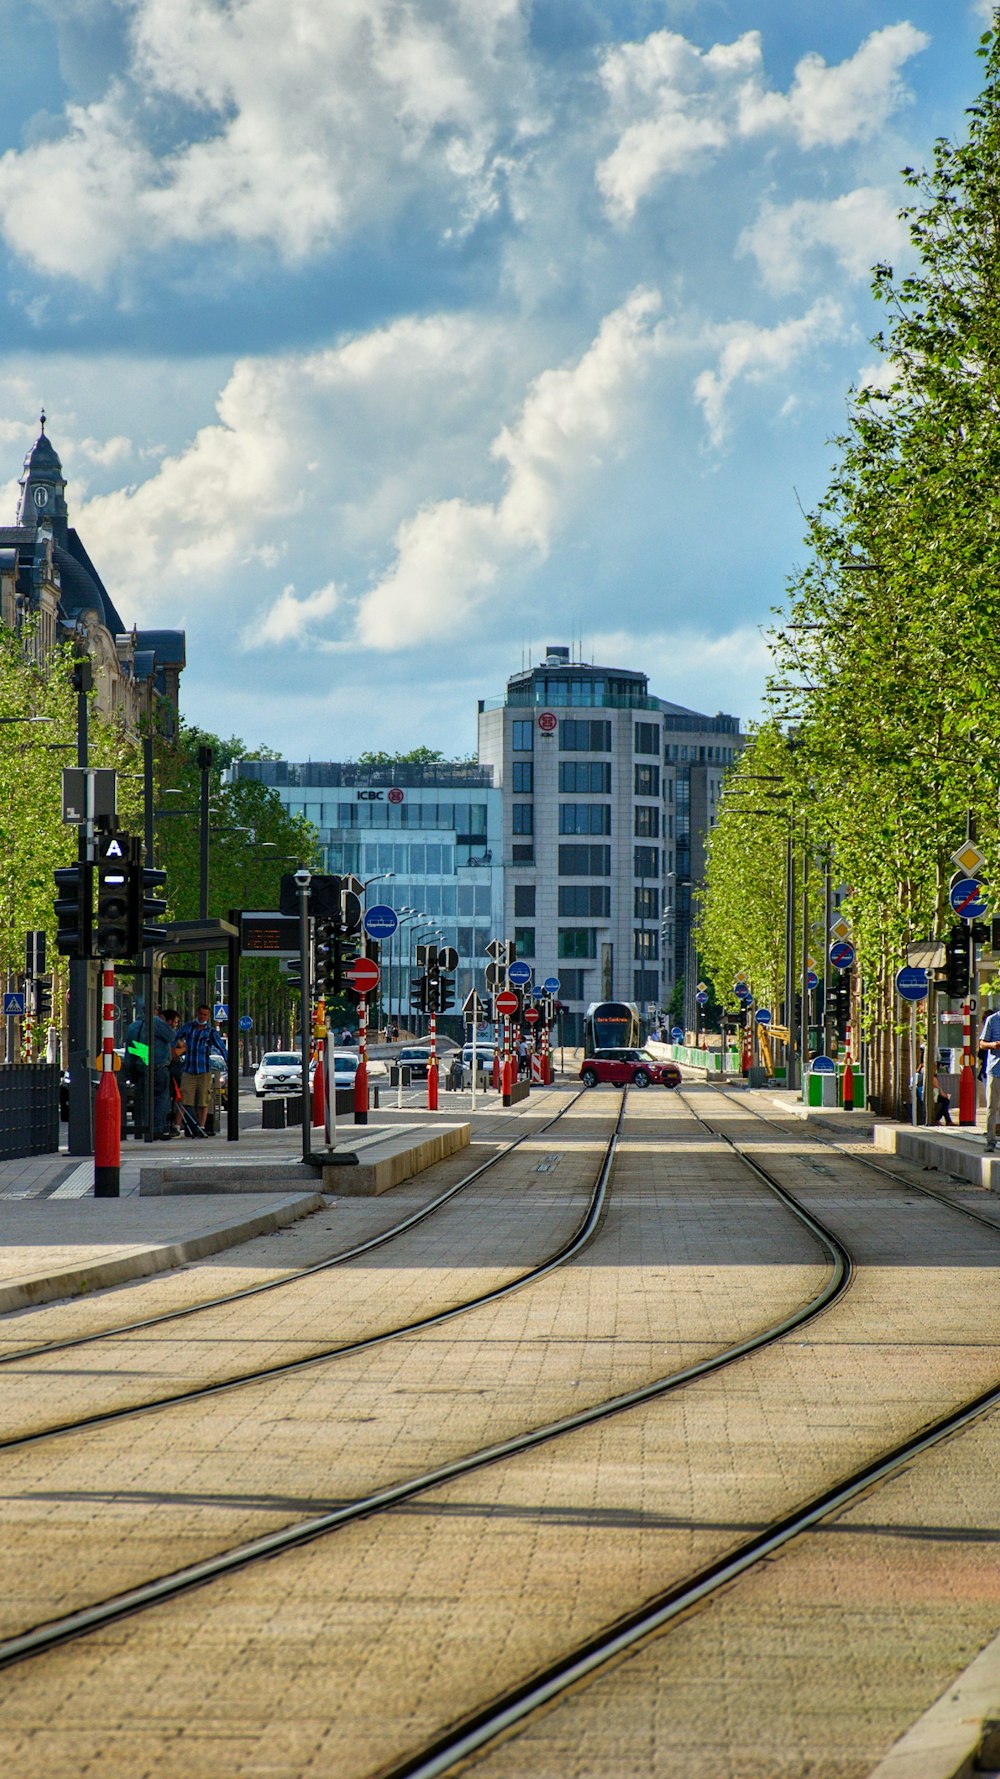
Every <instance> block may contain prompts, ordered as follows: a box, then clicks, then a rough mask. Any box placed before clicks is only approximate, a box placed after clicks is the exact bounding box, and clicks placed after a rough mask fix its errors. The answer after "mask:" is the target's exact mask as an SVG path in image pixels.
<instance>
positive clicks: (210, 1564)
mask: <svg viewBox="0 0 1000 1779" xmlns="http://www.w3.org/2000/svg"><path fill="white" fill-rule="evenodd" d="M626 1104H627V1094H626V1093H624V1092H623V1094H622V1100H621V1105H620V1108H619V1113H618V1118H617V1121H616V1125H615V1130H614V1132H613V1133H612V1136H611V1139H610V1141H609V1143H608V1145H607V1148H606V1151H605V1154H604V1157H603V1160H602V1164H601V1169H600V1173H599V1175H598V1179H597V1182H596V1185H595V1191H594V1196H593V1199H592V1203H591V1207H590V1210H589V1212H588V1216H587V1218H586V1219H585V1221H584V1225H583V1227H582V1228H581V1230H580V1232H579V1234H578V1237H577V1238H575V1242H574V1248H573V1251H574V1252H578V1251H579V1250H580V1248H581V1247H582V1246H584V1245H585V1244H586V1242H587V1241H589V1240H590V1238H591V1236H592V1235H593V1233H594V1232H595V1230H596V1228H597V1226H598V1224H599V1222H600V1219H601V1216H602V1214H603V1209H604V1204H605V1200H606V1195H607V1190H608V1186H609V1182H610V1178H611V1173H612V1169H613V1165H614V1159H615V1153H616V1149H617V1146H618V1143H619V1138H620V1135H621V1130H622V1125H623V1120H624V1115H625V1109H626ZM688 1110H689V1111H690V1107H689V1108H688ZM699 1122H702V1123H704V1121H703V1120H699ZM706 1128H707V1127H706ZM711 1134H712V1135H714V1134H715V1133H711ZM730 1147H731V1148H733V1150H734V1152H735V1153H736V1154H737V1156H738V1157H739V1159H740V1160H741V1161H742V1162H743V1163H744V1164H745V1165H746V1167H747V1168H748V1169H749V1171H750V1172H752V1173H753V1174H754V1176H755V1177H756V1179H757V1180H758V1181H759V1182H761V1183H763V1184H764V1185H765V1187H766V1188H767V1189H768V1191H769V1192H770V1193H771V1194H772V1195H773V1196H774V1197H775V1198H776V1199H777V1200H778V1202H779V1203H780V1204H781V1205H782V1207H783V1208H784V1209H785V1210H786V1211H788V1212H789V1213H790V1214H791V1215H792V1216H793V1217H794V1218H795V1219H796V1220H797V1221H798V1222H799V1223H800V1224H802V1225H803V1226H804V1227H805V1228H806V1230H807V1231H808V1232H809V1234H810V1235H811V1237H812V1238H813V1239H814V1240H815V1242H816V1243H817V1244H818V1246H819V1248H820V1251H821V1253H822V1254H823V1256H824V1258H825V1260H826V1263H827V1268H828V1270H827V1276H826V1278H825V1280H824V1282H823V1284H822V1286H821V1287H820V1289H819V1290H818V1291H815V1292H813V1293H812V1294H811V1295H810V1297H809V1298H808V1300H806V1301H804V1302H803V1303H801V1304H800V1305H799V1306H798V1307H797V1308H795V1309H794V1310H792V1311H791V1312H790V1313H788V1314H786V1315H784V1316H783V1317H781V1319H780V1320H779V1321H777V1322H772V1323H770V1324H768V1325H766V1326H765V1327H763V1328H761V1329H759V1330H758V1331H757V1332H756V1333H754V1334H753V1335H751V1336H749V1337H747V1338H745V1339H742V1340H740V1341H738V1342H734V1343H732V1344H730V1345H728V1346H727V1347H725V1348H724V1349H723V1350H722V1351H720V1352H717V1353H715V1354H712V1355H710V1356H708V1357H706V1358H703V1359H700V1360H698V1361H696V1362H694V1363H692V1364H689V1365H687V1366H684V1367H681V1368H678V1369H677V1370H674V1371H672V1372H671V1373H669V1374H668V1375H665V1376H661V1377H658V1378H656V1379H654V1380H651V1381H649V1382H647V1383H645V1384H643V1385H640V1386H638V1387H637V1388H634V1389H631V1390H628V1391H624V1392H620V1393H618V1394H616V1395H614V1396H613V1397H610V1398H607V1399H605V1400H603V1401H599V1402H596V1403H593V1404H591V1405H589V1406H588V1407H586V1408H584V1409H581V1410H578V1411H576V1412H574V1413H571V1414H567V1415H562V1416H560V1417H558V1418H557V1419H555V1420H552V1421H550V1422H547V1423H545V1424H544V1425H541V1426H536V1427H534V1428H529V1429H526V1430H523V1431H520V1432H518V1433H516V1434H514V1435H513V1436H511V1437H509V1438H506V1439H503V1440H499V1441H495V1442H493V1443H491V1444H489V1445H486V1446H484V1447H481V1448H479V1449H477V1450H475V1451H472V1452H468V1453H466V1454H464V1455H462V1456H461V1457H458V1458H455V1459H453V1460H451V1461H449V1462H446V1463H444V1464H439V1465H437V1466H434V1467H432V1468H429V1469H427V1470H426V1471H424V1472H422V1473H420V1474H418V1475H414V1476H410V1477H408V1478H405V1479H402V1480H400V1481H398V1482H396V1483H395V1484H393V1485H390V1486H388V1487H385V1488H382V1489H378V1490H374V1491H371V1492H370V1493H368V1494H366V1495H364V1496H359V1497H358V1498H356V1499H353V1500H351V1501H349V1502H347V1503H345V1504H343V1505H341V1506H338V1507H336V1508H335V1509H333V1510H332V1511H329V1512H326V1513H322V1514H318V1515H313V1516H310V1517H309V1518H308V1519H306V1520H301V1521H298V1522H295V1523H292V1524H289V1525H287V1526H284V1527H280V1528H278V1529H277V1530H275V1531H273V1532H271V1533H268V1534H266V1535H265V1536H263V1537H261V1538H256V1539H253V1540H250V1541H247V1542H245V1543H243V1544H240V1545H238V1546H234V1547H232V1548H230V1549H228V1550H225V1551H222V1552H219V1553H217V1554H215V1555H213V1556H212V1557H210V1558H208V1559H206V1560H205V1561H203V1562H199V1563H193V1564H189V1565H186V1566H185V1567H183V1568H179V1569H178V1570H176V1571H174V1572H173V1573H171V1574H169V1575H162V1576H159V1577H157V1578H155V1579H154V1580H151V1581H149V1582H146V1583H143V1584H142V1585H140V1586H138V1587H135V1588H132V1589H128V1590H126V1591H123V1592H122V1593H120V1594H117V1595H115V1596H113V1597H110V1598H108V1599H105V1600H102V1601H98V1602H94V1603H92V1604H91V1605H89V1606H86V1607H84V1608H81V1609H80V1610H78V1611H76V1612H71V1613H67V1614H63V1615H61V1616H59V1617H57V1618H54V1619H52V1620H50V1621H48V1622H46V1623H44V1624H39V1625H36V1626H34V1627H31V1628H30V1629H27V1630H25V1631H22V1632H20V1633H19V1634H17V1635H15V1636H12V1637H8V1638H7V1639H5V1640H3V1641H0V1667H11V1666H13V1665H15V1664H18V1663H22V1662H24V1661H26V1660H29V1659H31V1658H34V1657H38V1656H40V1655H43V1654H44V1653H46V1652H47V1651H49V1650H53V1649H55V1648H57V1647H58V1646H59V1645H61V1644H65V1643H68V1642H71V1641H73V1640H75V1639H77V1638H79V1637H83V1636H86V1635H88V1634H90V1633H92V1632H95V1631H99V1630H101V1629H103V1628H106V1627H108V1626H110V1625H112V1624H114V1623H116V1622H118V1621H119V1620H121V1619H124V1618H127V1617H132V1616H134V1615H136V1614H139V1613H142V1612H144V1611H146V1610H149V1609H151V1608H153V1607H156V1606H158V1605H161V1604H164V1603H166V1602H168V1601H170V1600H175V1599H178V1598H180V1597H181V1596H183V1595H184V1594H187V1593H190V1592H191V1591H193V1590H195V1589H197V1588H200V1587H204V1586H206V1585H208V1584H209V1583H211V1582H213V1581H216V1580H221V1579H222V1578H223V1577H226V1576H230V1575H233V1574H235V1573H237V1572H239V1571H241V1570H246V1569H248V1568H250V1567H251V1566H252V1565H253V1564H255V1563H258V1562H261V1561H263V1560H266V1559H271V1558H274V1557H277V1556H280V1555H283V1554H289V1553H292V1552H294V1551H296V1550H301V1549H303V1548H304V1547H306V1546H308V1545H310V1544H313V1543H315V1542H317V1541H319V1540H322V1539H324V1538H326V1537H328V1536H329V1535H331V1534H333V1533H336V1532H338V1531H341V1530H344V1529H346V1528H347V1527H349V1526H351V1525H354V1524H357V1523H358V1522H359V1521H362V1520H370V1519H372V1518H374V1517H376V1516H378V1515H380V1514H385V1513H387V1512H390V1511H391V1510H392V1509H395V1508H400V1507H403V1506H405V1505H406V1504H408V1503H411V1502H414V1501H416V1500H418V1499H419V1498H420V1497H421V1496H425V1495H427V1494H429V1493H430V1492H431V1491H433V1490H435V1489H438V1488H440V1487H442V1485H445V1484H447V1483H451V1482H454V1481H455V1480H457V1479H460V1478H463V1477H468V1476H471V1475H472V1474H474V1473H475V1472H478V1471H481V1470H484V1469H485V1468H487V1467H488V1466H491V1465H496V1464H499V1463H501V1462H502V1461H504V1460H506V1459H511V1458H516V1457H518V1456H519V1455H521V1454H525V1453H529V1452H532V1451H534V1450H536V1449H537V1448H538V1447H540V1446H542V1445H544V1444H546V1443H548V1442H550V1441H553V1440H557V1439H559V1438H560V1437H563V1436H566V1435H569V1434H573V1433H576V1432H579V1431H581V1430H583V1429H586V1428H590V1427H593V1426H595V1425H597V1424H599V1423H600V1422H602V1421H605V1420H608V1419H610V1418H611V1417H613V1416H617V1415H620V1414H622V1413H624V1412H627V1411H628V1410H629V1409H633V1408H638V1407H642V1406H644V1405H647V1404H650V1403H653V1402H655V1401H656V1400H657V1399H659V1398H661V1397H664V1396H666V1395H668V1394H669V1393H671V1392H674V1391H677V1390H679V1389H681V1388H683V1387H684V1386H685V1385H687V1384H690V1383H692V1382H694V1381H696V1380H698V1379H701V1378H705V1377H708V1376H711V1375H712V1374H713V1373H716V1372H719V1371H721V1370H722V1369H723V1368H725V1367H727V1366H731V1365H733V1364H735V1363H737V1362H738V1361H739V1360H740V1359H742V1358H744V1357H746V1356H747V1355H749V1354H752V1353H755V1352H758V1351H761V1350H763V1349H764V1348H766V1347H767V1346H769V1345H772V1344H773V1343H774V1342H776V1341H778V1340H780V1339H781V1338H782V1337H783V1336H784V1335H785V1334H787V1333H789V1332H791V1331H793V1330H796V1329H800V1328H802V1327H804V1326H806V1325H807V1324H808V1323H809V1322H811V1321H812V1320H813V1319H814V1318H815V1317H817V1316H818V1315H820V1314H821V1313H822V1312H823V1311H824V1310H825V1309H826V1308H828V1307H829V1305H831V1304H832V1303H834V1302H836V1301H837V1299H838V1298H839V1297H840V1296H841V1295H842V1294H843V1292H844V1291H845V1290H846V1289H847V1288H848V1285H849V1284H850V1281H851V1277H852V1262H851V1257H850V1255H849V1253H848V1252H847V1249H846V1247H845V1246H844V1244H843V1243H842V1242H840V1240H839V1239H838V1238H837V1237H836V1236H835V1235H834V1234H833V1232H831V1231H830V1230H828V1229H827V1228H826V1227H825V1226H824V1225H823V1224H822V1223H821V1222H820V1220H819V1219H818V1218H816V1217H815V1216H813V1214H812V1213H811V1212H809V1211H808V1210H807V1209H805V1208H804V1207H802V1206H801V1205H799V1204H797V1202H796V1201H795V1199H794V1197H793V1195H792V1194H790V1193H789V1192H788V1191H787V1190H786V1189H785V1188H784V1187H783V1186H782V1185H781V1183H780V1182H779V1181H777V1180H776V1179H775V1178H774V1177H773V1176H771V1175H770V1173H769V1171H768V1170H767V1168H765V1167H763V1166H761V1165H760V1164H759V1163H758V1162H756V1161H754V1160H753V1159H751V1158H750V1157H747V1156H745V1155H743V1154H742V1153H741V1151H740V1150H739V1148H738V1146H736V1145H734V1144H730ZM571 1257H572V1254H570V1253H564V1254H561V1255H560V1256H559V1257H558V1259H556V1258H553V1259H551V1260H550V1261H549V1262H547V1263H546V1265H545V1267H544V1269H540V1273H539V1276H541V1272H542V1271H551V1270H552V1269H553V1268H554V1267H555V1266H556V1265H561V1264H563V1263H564V1262H565V1260H566V1259H569V1258H571ZM525 1282H532V1280H531V1279H529V1280H526V1281H519V1283H518V1286H517V1287H509V1286H508V1287H505V1288H503V1294H507V1293H508V1292H509V1291H510V1290H511V1289H512V1288H520V1285H521V1284H522V1283H525ZM493 1295H494V1294H492V1293H491V1294H488V1295H487V1297H486V1298H485V1299H484V1301H489V1300H490V1299H491V1298H492V1296H493ZM458 1313H461V1312H457V1311H453V1312H450V1314H449V1317H448V1319H450V1316H451V1315H454V1314H458ZM440 1319H442V1318H433V1319H432V1321H433V1322H437V1321H438V1320H440ZM272 1375H273V1374H272ZM152 1406H154V1407H157V1406H161V1405H160V1404H154V1405H152ZM0 1449H2V1448H0Z"/></svg>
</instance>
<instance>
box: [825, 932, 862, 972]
mask: <svg viewBox="0 0 1000 1779" xmlns="http://www.w3.org/2000/svg"><path fill="white" fill-rule="evenodd" d="M856 956H857V953H856V951H855V949H854V946H853V945H851V944H850V943H849V941H848V940H847V939H837V940H835V941H834V943H833V944H832V945H831V947H830V962H831V964H832V965H833V967H834V969H835V970H849V969H850V967H851V965H852V964H853V962H854V959H855V957H856Z"/></svg>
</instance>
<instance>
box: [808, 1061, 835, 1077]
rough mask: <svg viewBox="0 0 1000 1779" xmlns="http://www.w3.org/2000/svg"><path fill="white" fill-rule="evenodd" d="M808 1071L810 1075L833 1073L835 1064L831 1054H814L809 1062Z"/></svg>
mask: <svg viewBox="0 0 1000 1779" xmlns="http://www.w3.org/2000/svg"><path fill="white" fill-rule="evenodd" d="M809 1073H810V1074H811V1075H835V1074H836V1073H837V1065H836V1063H835V1062H834V1060H833V1057H832V1056H814V1057H813V1059H812V1062H811V1063H810V1064H809Z"/></svg>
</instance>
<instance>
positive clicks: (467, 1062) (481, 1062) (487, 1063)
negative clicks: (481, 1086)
mask: <svg viewBox="0 0 1000 1779" xmlns="http://www.w3.org/2000/svg"><path fill="white" fill-rule="evenodd" d="M495 1055H496V1045H495V1044H493V1043H480V1044H477V1045H476V1067H477V1069H478V1070H479V1073H480V1074H482V1073H483V1071H484V1070H485V1071H486V1072H487V1073H492V1069H493V1058H494V1056H495ZM462 1073H463V1074H465V1075H471V1074H472V1045H471V1044H463V1046H462Z"/></svg>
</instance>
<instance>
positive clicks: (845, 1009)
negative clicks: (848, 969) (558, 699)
mask: <svg viewBox="0 0 1000 1779" xmlns="http://www.w3.org/2000/svg"><path fill="white" fill-rule="evenodd" d="M830 1012H831V1015H832V1017H833V1023H834V1025H835V1026H836V1028H837V1034H838V1036H839V1037H841V1038H842V1037H843V1036H844V1035H845V1033H846V1031H847V1026H848V1022H849V1020H850V1017H851V979H850V977H849V976H847V975H838V976H837V978H836V980H835V981H834V982H833V983H831V985H830Z"/></svg>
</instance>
